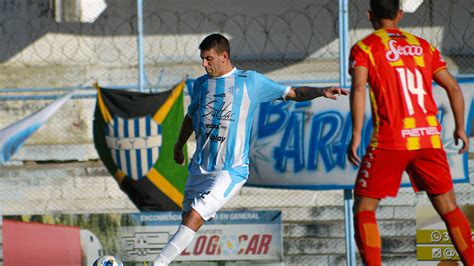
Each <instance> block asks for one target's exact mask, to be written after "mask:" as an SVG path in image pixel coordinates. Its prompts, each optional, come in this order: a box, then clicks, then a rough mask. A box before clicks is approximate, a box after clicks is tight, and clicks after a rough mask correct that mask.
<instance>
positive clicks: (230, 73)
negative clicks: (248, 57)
mask: <svg viewBox="0 0 474 266" xmlns="http://www.w3.org/2000/svg"><path fill="white" fill-rule="evenodd" d="M235 71H237V68H236V67H234V68H233V69H232V70H231V71H230V72H228V73H225V74H224V75H222V76H218V77H215V78H213V79H218V78H225V77H228V76H230V75H232V74H233V73H234V72H235Z"/></svg>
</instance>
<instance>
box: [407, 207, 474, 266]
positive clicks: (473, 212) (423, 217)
mask: <svg viewBox="0 0 474 266" xmlns="http://www.w3.org/2000/svg"><path fill="white" fill-rule="evenodd" d="M460 208H461V210H462V211H463V212H464V214H465V215H466V218H467V219H468V221H469V224H470V226H471V230H473V229H474V205H467V206H462V207H461V206H460ZM473 237H474V230H473ZM416 258H417V259H418V261H425V262H426V263H428V264H429V265H431V262H433V263H434V264H433V265H437V263H436V262H440V261H459V260H460V258H459V255H458V253H457V252H456V249H455V248H454V246H453V244H452V243H451V238H450V237H449V233H448V231H447V230H446V225H445V224H444V222H443V220H441V218H440V217H439V215H438V213H436V211H435V210H434V209H433V207H432V206H418V207H417V208H416ZM428 261H429V262H428ZM423 265H427V264H423Z"/></svg>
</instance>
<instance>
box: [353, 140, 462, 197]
mask: <svg viewBox="0 0 474 266" xmlns="http://www.w3.org/2000/svg"><path fill="white" fill-rule="evenodd" d="M403 171H407V173H408V175H409V177H410V181H411V185H412V187H413V189H414V190H415V192H417V191H422V190H424V191H426V192H427V193H429V194H434V195H437V194H443V193H446V192H448V191H450V190H451V189H452V188H453V180H452V177H451V173H450V171H449V165H448V161H447V159H446V152H445V151H444V150H443V149H422V150H415V151H400V150H383V149H373V148H370V147H369V148H368V149H367V153H366V154H365V156H364V158H363V160H362V165H361V167H360V169H359V173H358V174H357V179H356V183H355V190H354V193H355V194H356V195H358V196H363V197H369V198H377V199H382V198H385V197H396V196H397V193H398V189H399V188H400V183H401V181H402V174H403Z"/></svg>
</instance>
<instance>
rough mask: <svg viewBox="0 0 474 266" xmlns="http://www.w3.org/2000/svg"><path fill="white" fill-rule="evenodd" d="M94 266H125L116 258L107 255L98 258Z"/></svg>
mask: <svg viewBox="0 0 474 266" xmlns="http://www.w3.org/2000/svg"><path fill="white" fill-rule="evenodd" d="M92 266H123V263H122V262H121V261H120V260H119V259H118V258H117V257H115V256H110V255H105V256H101V257H98V258H97V259H96V260H95V261H94V264H93V265H92Z"/></svg>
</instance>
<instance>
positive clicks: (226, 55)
mask: <svg viewBox="0 0 474 266" xmlns="http://www.w3.org/2000/svg"><path fill="white" fill-rule="evenodd" d="M222 57H223V58H224V59H226V60H229V53H228V52H222Z"/></svg>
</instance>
